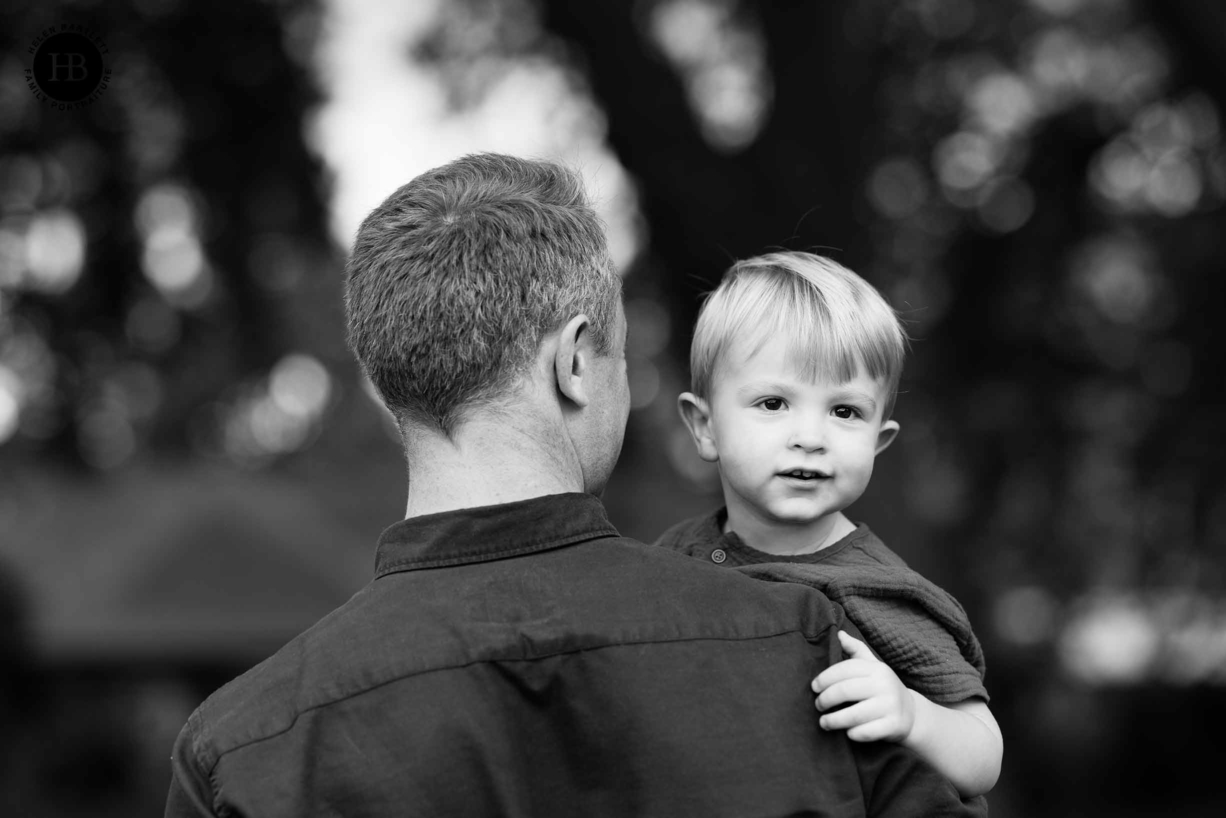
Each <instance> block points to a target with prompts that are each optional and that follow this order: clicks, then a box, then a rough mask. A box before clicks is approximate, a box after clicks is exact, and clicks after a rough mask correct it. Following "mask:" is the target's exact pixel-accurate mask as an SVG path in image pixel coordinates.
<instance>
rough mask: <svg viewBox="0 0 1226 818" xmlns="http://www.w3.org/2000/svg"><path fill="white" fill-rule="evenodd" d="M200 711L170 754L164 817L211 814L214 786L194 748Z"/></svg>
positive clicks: (193, 817)
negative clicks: (168, 789)
mask: <svg viewBox="0 0 1226 818" xmlns="http://www.w3.org/2000/svg"><path fill="white" fill-rule="evenodd" d="M198 718H199V711H197V712H196V713H193V714H192V716H191V718H189V719H188V721H187V724H186V725H185V726H184V727H183V730H182V731H181V732H180V733H179V738H178V739H177V740H176V741H175V746H174V750H173V752H172V754H171V757H170V769H171V775H170V792H169V794H168V795H167V796H166V812H165V818H206V816H207V818H212V817H213V816H214V815H215V813H214V812H213V807H212V803H213V786H212V783H211V782H210V781H209V777H208V775H207V773H205V772H204V771H203V770H202V769H200V762H199V760H198V759H197V758H196V754H195V752H193V745H194V741H193V739H194V737H195V732H196V731H195V728H196V725H197V720H198Z"/></svg>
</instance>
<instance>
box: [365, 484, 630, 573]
mask: <svg viewBox="0 0 1226 818" xmlns="http://www.w3.org/2000/svg"><path fill="white" fill-rule="evenodd" d="M617 536H620V535H619V534H618V533H617V529H615V528H614V527H613V525H612V524H611V523H610V522H609V518H608V516H607V514H606V512H605V508H604V505H602V504H601V502H600V500H599V499H598V498H596V497H594V496H592V495H590V494H580V493H571V494H552V495H549V496H546V497H534V498H532V499H530V500H520V501H517V502H514V503H502V504H500V505H496V506H480V507H478V508H464V509H458V510H456V511H445V512H442V513H440V514H427V515H424V516H421V517H410V518H409V519H407V520H401V521H400V522H398V523H396V524H394V525H392V526H390V527H388V528H387V530H385V531H384V532H383V534H382V535H381V536H380V537H379V546H378V549H377V551H376V552H375V576H376V577H381V576H384V575H386V574H391V573H395V572H397V571H414V570H417V569H421V568H441V567H444V566H448V565H465V564H468V563H474V562H487V561H489V560H498V559H505V558H507V557H516V556H520V555H522V554H531V553H534V552H537V551H547V550H549V549H551V548H560V547H562V546H564V545H571V544H572V543H576V542H582V541H584V540H591V539H595V538H597V537H617Z"/></svg>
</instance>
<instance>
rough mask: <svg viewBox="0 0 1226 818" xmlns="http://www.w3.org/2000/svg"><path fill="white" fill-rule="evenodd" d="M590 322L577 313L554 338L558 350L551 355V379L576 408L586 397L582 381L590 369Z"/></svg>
mask: <svg viewBox="0 0 1226 818" xmlns="http://www.w3.org/2000/svg"><path fill="white" fill-rule="evenodd" d="M594 354H595V350H594V349H593V348H592V322H591V319H589V318H588V317H587V316H586V315H583V314H579V315H576V316H575V317H574V318H572V319H570V320H569V321H567V322H566V326H564V327H562V332H561V335H559V336H558V348H557V351H556V352H554V355H553V376H554V380H556V381H557V383H558V391H559V392H561V393H562V394H563V395H564V396H565V397H566V398H567V399H568V400H569V401H570V402H571V403H573V404H575V405H576V406H580V407H582V406H587V404H588V394H587V388H586V385H585V383H584V381H583V378H584V376H586V375H587V373H588V367H590V366H591V363H592V356H593V355H594Z"/></svg>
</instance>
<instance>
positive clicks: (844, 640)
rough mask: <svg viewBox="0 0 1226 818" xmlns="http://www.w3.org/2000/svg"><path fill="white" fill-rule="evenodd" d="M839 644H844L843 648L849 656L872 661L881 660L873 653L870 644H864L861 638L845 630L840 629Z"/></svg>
mask: <svg viewBox="0 0 1226 818" xmlns="http://www.w3.org/2000/svg"><path fill="white" fill-rule="evenodd" d="M839 644H840V645H842V646H843V650H845V651H846V652H847V656H848V658H851V659H868V660H869V661H871V662H879V661H881V660H880V659H878V658H877V657H876V656H875V655H874V654H873V652H872V651H871V650H869V647H868V645H866V644H864V643H863V642H861V641H860V640H859V639H857V638H856V637H854V636H851V635H850V634H848V633H846V632H845V631H839Z"/></svg>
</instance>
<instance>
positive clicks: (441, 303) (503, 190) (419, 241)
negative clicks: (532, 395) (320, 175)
mask: <svg viewBox="0 0 1226 818" xmlns="http://www.w3.org/2000/svg"><path fill="white" fill-rule="evenodd" d="M621 286H622V285H621V278H620V276H618V274H617V271H616V270H615V269H614V266H613V263H612V261H611V260H610V258H609V253H608V246H607V242H606V239H605V233H604V226H603V224H602V223H601V221H600V219H599V217H598V216H597V215H596V213H595V211H594V210H593V208H592V206H591V204H590V203H589V201H588V199H587V196H586V194H585V193H584V190H583V184H582V181H581V180H580V178H579V177H578V175H577V174H575V173H574V172H572V171H570V170H568V169H567V168H564V167H562V166H561V165H559V164H556V163H554V162H547V161H536V160H527V159H520V158H516V157H512V156H504V155H500V154H492V153H485V154H476V155H470V156H465V157H463V158H461V159H457V160H455V161H453V162H451V163H449V164H447V165H443V166H442V167H439V168H435V169H434V170H430V171H427V172H425V173H423V174H421V175H420V176H418V177H417V178H415V179H413V180H412V181H411V182H409V183H408V184H406V185H404V186H403V187H401V188H400V189H399V190H397V191H396V192H395V193H393V194H392V195H391V196H389V197H388V198H387V199H386V200H385V201H384V202H383V204H381V205H379V206H378V207H377V208H375V209H374V210H373V211H372V212H371V213H370V215H369V216H367V217H366V219H365V221H363V222H362V226H361V227H360V228H359V230H358V234H357V238H356V240H355V241H354V247H353V254H352V256H351V257H350V259H349V262H348V265H347V268H346V279H345V307H346V312H347V323H348V339H349V345H350V348H351V349H352V350H353V352H354V355H355V356H356V357H357V359H358V361H359V363H360V364H361V366H362V369H363V370H364V372H365V373H366V376H367V377H368V378H369V379H370V382H371V384H372V385H373V386H374V388H375V390H376V391H377V392H378V393H379V396H380V397H381V398H382V400H383V402H384V404H385V405H386V406H387V408H388V409H389V411H391V413H392V414H393V415H394V416H395V417H396V419H397V421H398V422H399V423H400V424H402V427H403V424H404V423H405V422H406V421H410V420H411V421H415V422H418V423H426V424H432V425H434V426H436V427H437V428H438V429H440V430H441V431H442V432H444V433H445V434H447V435H448V436H451V435H452V434H453V433H454V431H455V429H456V428H457V427H458V425H459V424H460V423H462V422H463V420H464V417H465V416H466V413H467V410H469V409H471V408H473V407H475V406H477V405H480V404H487V403H489V402H492V401H493V400H495V399H497V398H498V397H500V396H502V395H504V394H505V393H506V392H507V390H508V388H509V387H510V386H511V384H512V383H513V381H514V380H515V379H516V378H517V377H519V376H520V375H522V374H523V373H524V372H526V371H527V370H528V369H529V368H530V367H531V365H532V362H533V361H534V360H535V358H536V355H537V353H538V351H539V349H540V343H541V339H542V338H543V337H544V336H545V335H546V334H547V333H549V332H551V331H553V330H555V329H557V328H558V327H559V326H561V325H562V324H563V323H565V322H566V321H568V320H570V319H571V318H573V317H574V316H575V315H578V314H580V313H584V314H586V315H587V316H588V317H589V318H590V319H591V332H592V340H593V343H594V345H595V348H596V351H597V353H599V354H606V353H608V351H609V346H610V344H611V341H612V339H611V335H612V333H613V326H614V322H615V321H616V314H617V304H618V303H619V301H620V296H621Z"/></svg>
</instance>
